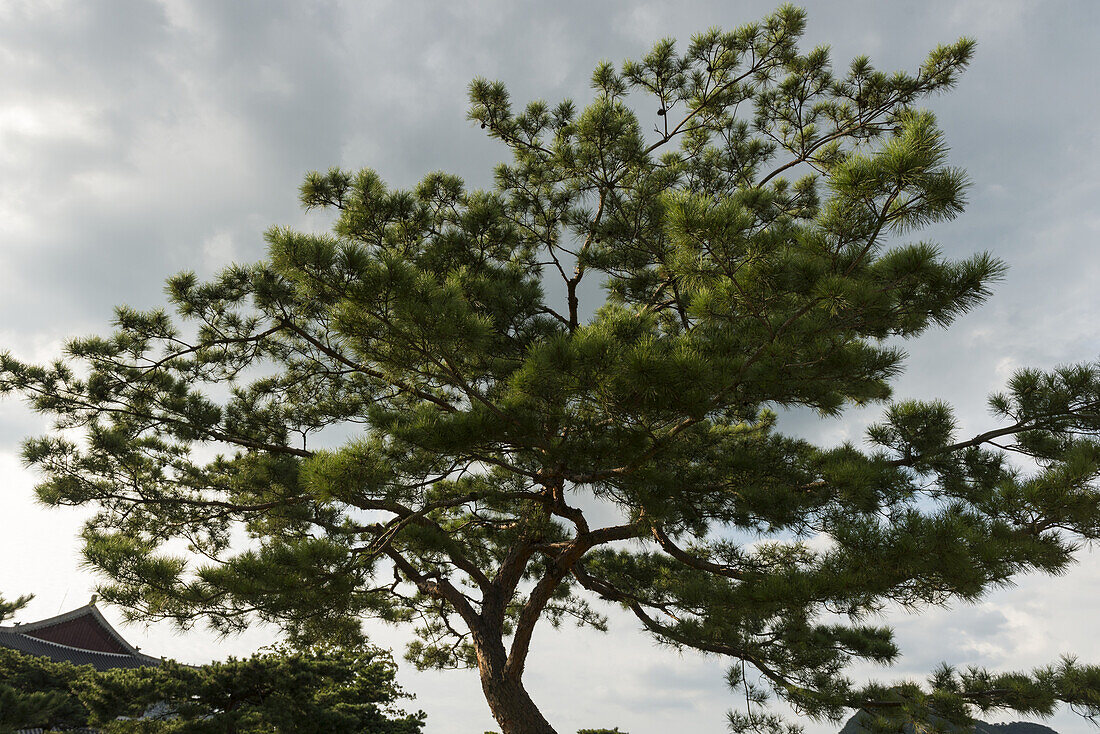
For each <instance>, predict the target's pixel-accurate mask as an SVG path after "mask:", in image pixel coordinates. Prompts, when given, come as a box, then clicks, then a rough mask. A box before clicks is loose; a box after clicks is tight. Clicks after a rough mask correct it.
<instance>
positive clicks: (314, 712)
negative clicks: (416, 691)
mask: <svg viewBox="0 0 1100 734" xmlns="http://www.w3.org/2000/svg"><path fill="white" fill-rule="evenodd" d="M395 673H396V666H395V665H394V663H393V660H392V659H391V658H390V656H389V653H387V652H385V651H383V650H379V649H377V648H373V647H363V648H360V649H358V650H356V651H349V650H336V649H314V650H309V651H296V650H289V649H279V650H274V651H269V652H266V653H263V654H256V655H253V656H252V657H249V658H246V659H236V658H230V659H229V660H226V661H223V662H215V663H210V664H208V665H202V666H190V665H182V664H180V663H177V662H174V661H171V660H168V661H165V662H164V664H163V665H161V666H159V667H145V668H132V669H126V668H118V669H112V670H106V671H101V672H97V671H96V670H94V669H93V668H92V667H91V666H75V665H72V664H70V663H61V662H54V661H52V660H49V659H47V658H43V657H36V656H33V655H27V654H24V653H20V652H16V651H15V650H9V649H7V648H3V647H0V734H10V732H14V731H17V730H20V729H26V728H31V727H41V728H44V729H46V730H48V731H54V730H59V731H64V730H67V729H71V728H78V727H87V726H92V727H94V728H95V730H96V731H99V732H103V734H207V733H209V734H264V733H266V732H271V731H286V732H301V733H302V734H311V733H313V732H315V733H316V734H419V733H420V731H421V730H422V728H423V726H424V719H425V716H424V713H423V712H417V713H415V714H408V713H406V712H404V711H402V710H400V709H398V708H397V703H398V702H399V701H400V699H402V698H407V697H408V695H407V694H406V693H405V692H404V691H403V690H402V689H401V688H400V686H398V685H397V683H396V682H395V680H394V676H395Z"/></svg>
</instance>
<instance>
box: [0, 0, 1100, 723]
mask: <svg viewBox="0 0 1100 734" xmlns="http://www.w3.org/2000/svg"><path fill="white" fill-rule="evenodd" d="M804 5H805V6H806V7H807V9H808V10H809V13H810V17H809V29H808V33H807V39H806V47H809V46H811V45H816V44H819V43H827V44H830V45H831V46H832V48H833V53H834V61H835V62H836V63H837V65H838V66H843V65H845V64H846V63H847V61H848V60H849V59H850V58H851V57H852V56H854V55H857V54H862V53H867V54H870V55H871V57H872V60H873V61H874V62H876V64H878V65H879V66H880V67H881V68H885V69H887V70H892V69H895V68H906V69H915V68H916V66H917V65H918V64H919V63H920V62H921V60H922V59H923V58H924V55H925V53H926V52H927V51H928V50H929V49H930V48H931V47H933V46H934V45H936V44H937V43H941V42H947V41H952V40H954V39H955V38H957V37H959V36H960V35H970V36H974V37H976V38H977V40H978V43H979V45H978V52H977V56H976V59H975V61H974V63H973V66H972V68H971V70H970V71H969V72H968V73H967V74H966V75H965V76H964V77H963V78H962V80H961V83H960V84H959V86H958V88H957V89H956V90H955V91H954V92H952V93H950V94H949V95H946V96H943V97H940V98H936V99H935V100H933V101H932V102H931V105H930V106H931V108H932V109H933V110H934V111H935V112H936V113H937V114H938V116H939V119H940V123H941V125H942V127H943V128H944V130H945V132H946V136H947V140H948V142H949V143H950V144H951V146H952V159H953V163H954V164H956V165H959V166H962V167H964V168H966V169H967V170H968V171H969V173H970V176H971V177H972V179H973V182H974V185H973V188H972V189H971V192H970V197H969V198H970V204H969V206H968V209H967V212H966V213H965V214H963V215H962V217H961V218H959V219H958V220H956V221H955V222H953V223H951V224H949V225H947V226H941V227H938V228H937V229H936V230H935V232H933V233H932V234H931V235H930V236H934V237H935V238H936V239H937V240H938V241H939V242H940V244H941V245H942V246H943V248H944V250H945V251H946V252H948V253H950V254H952V255H959V256H962V255H966V254H969V253H972V252H975V251H980V250H991V251H993V252H994V253H996V254H997V255H998V256H1000V257H1002V258H1003V259H1005V260H1007V261H1008V263H1009V265H1010V266H1011V270H1010V274H1009V276H1008V277H1007V279H1006V280H1005V281H1004V282H1003V283H1001V284H1000V286H999V288H998V289H997V293H996V294H995V296H994V298H993V299H992V300H991V301H990V302H989V303H988V304H987V305H986V306H984V307H982V308H981V309H979V310H977V311H975V312H973V313H971V314H969V315H967V316H965V317H964V318H962V319H961V320H960V321H959V322H957V323H956V325H955V326H954V327H953V328H952V329H951V330H950V331H949V332H942V333H936V334H931V335H929V336H927V337H924V338H921V339H920V340H917V341H914V342H911V343H909V344H907V345H906V347H907V349H908V350H909V352H910V354H911V359H910V361H909V363H908V369H907V372H906V373H905V375H904V376H903V378H902V379H901V380H900V381H899V383H898V389H897V397H901V398H905V397H921V398H935V397H940V398H944V399H947V400H949V401H951V402H953V403H954V404H955V405H956V406H958V408H959V412H960V418H961V422H962V424H963V429H964V431H965V432H967V433H970V432H979V431H981V430H985V429H988V428H991V427H993V423H992V419H991V418H990V417H989V416H988V415H987V413H986V411H985V407H984V406H985V398H986V395H987V394H988V393H989V392H991V391H993V390H996V389H998V388H1000V387H1001V386H1003V383H1004V380H1005V379H1006V378H1007V377H1008V376H1009V375H1010V374H1011V372H1012V370H1013V369H1015V368H1016V367H1019V366H1025V365H1026V366H1035V367H1040V368H1050V367H1052V366H1054V365H1056V364H1060V363H1066V362H1072V361H1083V360H1093V359H1096V358H1097V356H1098V353H1100V319H1098V318H1097V317H1098V316H1100V309H1098V307H1097V296H1096V292H1095V289H1096V284H1097V282H1098V279H1100V250H1098V247H1097V242H1098V237H1100V209H1098V202H1100V127H1098V126H1097V124H1096V121H1097V119H1100V91H1098V90H1100V87H1098V86H1097V81H1096V72H1097V68H1098V61H1100V47H1098V46H1097V43H1096V38H1097V37H1098V36H1100V3H1097V2H1095V1H1094V0H1079V1H1077V2H1071V1H1068V0H1066V1H1059V0H1047V1H1046V2H1039V1H1038V0H1036V1H1035V2H1024V1H1021V0H969V1H959V0H954V1H950V2H948V1H942V0H932V1H928V0H926V1H924V2H908V1H904V2H903V1H899V2H872V1H870V0H867V1H865V2H859V1H857V0H807V1H806V2H805V3H804ZM773 8H774V4H773V3H771V2H758V1H756V0H740V1H737V2H731V1H729V0H727V1H726V2H686V1H680V2H675V1H673V0H666V1H665V2H638V3H626V2H593V0H586V1H585V2H557V3H548V2H537V3H536V2H505V1H503V0H502V1H501V2H465V1H462V0H451V2H447V3H443V2H438V3H426V2H382V1H374V0H371V1H370V2H290V1H285V2H284V1H282V0H279V1H275V0H262V1H260V0H248V1H245V0H230V1H225V2H191V1H190V0H163V1H162V2H152V1H148V2H143V1H138V0H133V1H131V0H71V1H70V0H0V350H2V349H8V350H11V351H12V352H13V353H15V354H16V355H17V356H19V357H21V358H24V359H33V360H47V359H51V358H54V357H56V356H58V355H59V354H60V347H61V344H62V342H63V341H64V340H65V339H66V338H68V337H70V336H73V335H78V334H88V333H94V332H103V331H105V330H106V328H107V325H108V323H109V321H110V319H111V315H112V307H113V306H115V305H116V304H120V303H126V304H129V305H132V306H135V307H139V308H147V307H152V306H156V305H158V304H160V303H162V301H163V295H162V286H163V281H164V279H165V278H166V277H167V276H169V275H171V274H172V273H175V272H177V271H179V270H181V269H194V270H197V271H198V272H199V273H200V274H210V273H212V272H214V271H216V270H217V269H219V268H220V267H222V266H223V265H226V264H228V263H229V262H232V261H240V262H246V261H251V260H255V259H258V258H260V257H262V256H263V254H264V248H263V241H262V237H261V235H262V233H263V231H264V230H265V229H266V228H267V227H269V226H270V225H272V224H286V225H292V226H298V227H303V228H314V227H317V226H319V225H320V220H318V219H316V218H309V217H305V216H304V215H302V214H301V213H300V211H299V210H298V207H297V203H296V202H297V188H298V185H299V183H300V182H301V178H302V175H303V174H304V173H305V172H306V171H307V170H310V169H327V168H329V167H330V166H333V165H340V166H343V167H349V168H357V167H361V166H369V167H371V168H373V169H375V170H377V171H378V172H379V173H380V174H381V175H382V176H383V178H384V179H386V180H387V181H389V182H390V183H391V184H393V185H395V186H408V185H411V184H412V183H414V182H415V181H417V180H418V179H419V178H420V177H422V176H423V175H424V174H426V173H428V172H430V171H434V170H440V169H442V170H446V171H450V172H453V173H457V174H459V175H462V176H463V177H465V178H466V180H467V181H468V182H470V183H471V184H472V185H476V186H484V185H486V184H488V182H489V181H490V174H491V170H492V165H493V164H494V163H495V162H496V161H497V160H499V159H500V158H501V157H502V156H504V155H505V152H506V151H505V150H504V149H503V148H502V146H500V145H498V144H496V143H494V142H493V141H491V140H489V139H487V138H486V137H485V136H484V135H483V131H482V130H480V129H478V128H476V126H473V125H471V124H470V123H468V122H467V121H466V120H465V107H466V100H465V89H466V84H467V83H468V82H469V80H470V79H471V78H473V77H475V76H485V77H490V78H499V79H502V80H504V81H505V82H507V84H508V85H509V87H510V89H511V90H512V92H513V96H514V99H515V100H516V101H517V102H519V103H522V102H525V101H527V100H528V99H531V98H535V97H538V98H544V99H547V100H548V101H551V102H555V101H557V100H559V99H561V98H563V97H572V98H574V99H575V100H577V101H578V102H584V101H587V100H588V99H589V91H588V86H587V81H588V78H589V75H590V73H591V70H592V68H593V67H594V66H595V64H596V63H597V62H598V61H600V60H601V59H611V60H613V61H616V62H618V61H621V60H622V59H624V58H626V57H637V56H639V55H641V54H643V53H644V52H645V51H646V50H648V48H649V47H650V46H651V45H652V43H653V42H654V41H656V40H658V39H659V38H661V37H665V36H671V37H674V38H677V39H680V40H681V41H682V42H686V41H687V40H688V39H689V38H690V36H691V34H692V33H694V32H697V31H700V30H703V29H706V28H707V27H709V26H713V25H719V26H723V27H726V28H732V27H734V26H736V25H739V24H741V23H743V22H746V21H750V20H755V19H758V18H759V17H761V16H762V15H764V14H766V13H767V12H768V11H770V10H772V9H773ZM867 420H868V416H866V415H863V416H852V417H850V418H848V419H844V420H836V421H832V422H829V423H826V424H822V425H802V426H801V429H802V430H804V431H807V432H808V433H810V435H812V436H814V437H817V438H820V439H822V440H825V441H839V440H842V439H846V438H850V439H854V440H858V438H859V436H860V433H861V430H862V426H863V425H865V424H866V422H867ZM44 428H45V422H44V421H43V420H42V419H40V418H39V417H37V416H35V415H33V414H31V413H30V412H29V411H28V410H27V409H26V408H25V406H23V405H22V404H20V403H18V402H16V401H11V400H9V401H6V402H4V403H0V558H2V559H3V560H2V561H0V592H2V593H5V594H7V595H9V596H13V595H18V594H20V593H34V594H36V595H37V598H36V599H35V601H34V602H33V603H32V605H31V606H30V607H29V609H28V610H27V611H26V613H25V615H24V616H23V617H22V619H24V620H26V621H29V620H32V619H35V618H41V617H45V616H50V615H53V614H56V613H58V612H59V611H63V610H67V609H69V608H72V607H74V606H79V605H81V604H84V603H86V602H87V600H88V597H89V595H90V594H91V589H92V587H93V586H94V583H95V580H94V578H93V577H92V576H90V575H89V574H88V573H87V572H85V571H83V570H81V569H80V567H79V561H78V548H77V545H76V542H75V535H76V533H77V532H78V531H79V527H80V522H81V520H80V513H79V512H66V511H59V510H47V509H44V508H40V507H38V506H36V505H35V504H34V503H33V502H32V500H31V489H32V487H33V484H34V482H35V479H34V477H33V476H31V475H30V474H29V472H27V471H26V470H24V469H23V468H22V467H21V466H20V463H19V461H18V458H17V457H18V451H19V442H20V440H21V439H22V438H23V437H26V436H28V435H34V434H37V433H38V432H40V431H42V430H44ZM1081 558H1082V561H1081V563H1079V564H1078V565H1077V566H1076V567H1074V568H1073V569H1072V570H1071V571H1070V572H1069V573H1067V574H1066V575H1065V576H1063V577H1060V578H1057V579H1051V578H1047V577H1028V578H1024V579H1021V580H1020V582H1019V584H1018V585H1017V586H1016V587H1015V588H1013V589H1007V590H1003V591H999V592H997V593H994V594H991V595H989V597H988V598H987V599H985V600H984V601H982V602H981V603H978V604H975V605H968V606H962V607H960V608H955V609H952V610H949V611H943V610H935V611H930V612H925V613H923V614H920V615H906V614H901V613H899V614H894V615H891V616H890V622H891V623H893V624H895V625H896V627H897V630H898V635H899V641H900V643H901V647H902V650H903V652H904V657H903V659H902V660H901V661H900V662H899V663H898V664H897V665H896V666H895V667H894V668H892V669H889V670H881V669H880V670H872V669H860V670H859V671H857V672H858V673H859V674H860V675H873V676H876V677H879V678H883V677H893V676H904V675H914V676H916V675H921V674H923V673H926V672H927V671H929V670H930V669H931V668H932V667H934V666H935V665H936V664H937V663H939V662H940V661H943V660H946V661H948V662H951V663H953V664H959V665H968V664H973V665H983V666H989V667H993V668H997V669H1010V668H1018V667H1028V666H1034V665H1040V664H1044V663H1047V662H1052V661H1054V660H1055V659H1056V658H1057V656H1058V655H1059V654H1061V653H1074V654H1078V655H1080V657H1081V658H1083V659H1085V660H1088V661H1091V662H1097V661H1100V635H1098V634H1097V632H1096V621H1095V618H1096V615H1097V610H1096V607H1097V606H1098V603H1100V552H1093V553H1091V554H1089V553H1088V552H1086V553H1085V554H1083V555H1082V556H1081ZM105 612H106V613H107V616H108V617H109V618H111V619H115V620H117V619H118V615H117V613H116V612H115V611H114V610H110V609H107V610H105ZM611 615H612V623H613V627H612V631H611V632H610V633H609V634H607V635H600V634H599V633H596V632H591V631H584V632H579V631H575V630H562V631H560V632H553V631H551V630H549V628H546V629H542V628H540V630H539V631H538V632H537V634H536V638H535V644H534V650H533V652H532V658H531V663H530V664H529V668H528V671H529V672H528V675H527V680H528V684H529V688H530V690H531V692H532V695H533V697H534V698H535V700H536V701H537V702H539V703H540V705H541V706H542V708H543V711H544V713H545V714H546V715H547V717H548V718H549V719H550V720H551V721H552V722H553V723H555V725H556V726H558V727H559V731H561V732H563V733H565V732H572V731H575V730H576V729H577V728H579V727H582V726H587V727H592V726H608V727H612V726H619V727H620V728H622V729H623V730H624V731H629V732H631V734H650V733H654V734H657V733H659V732H679V731H691V732H697V733H699V734H712V733H714V734H717V733H719V732H723V731H725V728H724V719H725V711H726V710H727V709H729V708H730V707H731V706H734V705H736V700H735V699H734V698H733V697H732V696H731V695H730V694H729V693H728V691H726V690H725V688H724V686H723V684H722V680H721V679H722V674H723V670H724V666H723V663H722V661H720V660H717V659H713V658H703V657H699V656H695V655H689V654H685V655H682V656H681V655H678V654H677V653H675V652H672V651H669V650H667V649H664V648H659V647H657V646H655V645H654V644H653V642H652V641H651V640H650V639H649V638H647V637H645V636H643V635H641V634H640V633H639V632H638V629H637V627H638V625H637V624H636V623H635V622H633V621H632V618H631V617H627V616H625V615H623V614H621V613H617V612H615V611H613V610H611ZM122 630H123V634H124V635H125V636H126V637H127V638H128V639H130V640H131V641H132V642H134V643H135V644H138V645H141V646H142V648H143V650H144V651H145V652H147V653H149V654H153V655H166V656H170V657H175V658H178V659H181V660H184V661H186V662H204V661H207V660H210V659H213V658H222V657H225V656H226V655H229V654H237V655H242V654H248V653H250V652H251V651H252V650H254V649H255V648H256V647H258V646H260V645H262V644H264V643H265V642H267V641H268V640H269V638H270V635H269V633H267V632H266V631H263V630H257V631H254V632H250V633H249V634H247V635H245V636H243V637H240V638H231V639H228V640H218V639H216V638H214V637H212V636H211V635H209V634H206V633H203V632H192V633H188V634H186V635H180V634H178V633H176V632H174V631H173V630H171V629H169V628H168V627H166V626H149V627H142V626H140V625H139V626H128V627H122ZM371 632H372V634H373V635H374V636H375V639H376V640H377V641H378V642H380V643H382V644H385V645H389V646H400V644H401V640H402V639H403V638H402V637H401V636H400V634H399V633H397V632H395V631H393V630H387V629H373V628H372V629H371ZM400 654H401V650H400V649H398V650H397V651H396V656H397V657H398V658H400ZM399 677H400V680H401V681H402V682H403V683H404V684H405V686H406V687H407V688H408V689H410V690H411V691H413V692H415V693H416V694H418V699H417V700H416V701H415V702H413V703H412V704H411V705H412V706H414V707H421V708H423V709H425V710H426V711H427V712H428V714H429V718H428V732H429V733H430V734H470V733H471V732H481V731H483V730H486V729H491V728H494V726H493V722H492V720H491V718H490V717H489V715H488V711H487V708H486V706H485V704H484V703H483V701H482V698H481V693H480V688H479V685H478V682H477V678H476V674H474V673H473V672H458V673H438V674H437V673H431V674H418V673H416V672H415V671H413V670H412V668H411V666H408V665H402V668H401V672H400V676H399ZM1054 726H1055V728H1057V729H1058V730H1059V731H1060V732H1062V733H1063V734H1072V733H1073V732H1084V731H1086V729H1087V724H1086V723H1085V722H1084V721H1083V720H1081V719H1078V718H1076V717H1073V716H1068V715H1067V716H1059V717H1058V718H1057V719H1056V720H1055V722H1054ZM809 730H810V731H811V732H826V731H835V728H834V727H829V726H827V725H825V726H810V727H809Z"/></svg>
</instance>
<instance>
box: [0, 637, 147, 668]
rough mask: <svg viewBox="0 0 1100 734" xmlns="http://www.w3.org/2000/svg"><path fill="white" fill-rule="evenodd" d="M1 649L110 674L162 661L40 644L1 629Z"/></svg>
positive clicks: (42, 642)
mask: <svg viewBox="0 0 1100 734" xmlns="http://www.w3.org/2000/svg"><path fill="white" fill-rule="evenodd" d="M0 647H7V648H10V649H12V650H17V651H19V652H23V653H26V654H28V655H36V656H39V657H46V658H49V659H50V660H53V661H55V662H64V663H72V664H73V665H91V666H92V667H93V668H95V669H96V670H110V669H111V668H141V667H145V666H150V665H160V662H161V661H160V660H158V659H156V658H152V657H149V656H148V655H141V654H140V653H139V654H138V655H131V654H129V653H122V654H119V653H109V652H99V651H96V650H82V649H80V648H79V647H70V646H69V645H59V644H57V643H56V642H49V641H48V640H39V639H36V638H34V637H30V636H28V635H23V634H20V633H18V632H13V631H12V629H11V628H10V627H8V628H0Z"/></svg>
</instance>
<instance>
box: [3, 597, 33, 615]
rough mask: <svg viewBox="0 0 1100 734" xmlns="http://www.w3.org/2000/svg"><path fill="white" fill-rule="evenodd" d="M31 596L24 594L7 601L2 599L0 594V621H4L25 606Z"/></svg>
mask: <svg viewBox="0 0 1100 734" xmlns="http://www.w3.org/2000/svg"><path fill="white" fill-rule="evenodd" d="M33 598H34V597H33V596H30V595H24V596H21V597H19V598H18V599H16V600H15V601H7V600H6V599H4V597H3V595H0V622H6V621H7V620H8V619H10V618H11V617H12V616H13V615H14V614H15V613H16V612H18V611H19V610H20V609H22V608H23V607H25V606H27V603H28V602H30V600H31V599H33Z"/></svg>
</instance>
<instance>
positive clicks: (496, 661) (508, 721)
mask: <svg viewBox="0 0 1100 734" xmlns="http://www.w3.org/2000/svg"><path fill="white" fill-rule="evenodd" d="M474 643H475V645H476V646H477V668H478V673H480V675H481V690H482V691H483V692H484V693H485V701H486V702H487V703H488V704H489V710H490V711H492V713H493V718H494V719H496V721H497V724H498V725H499V726H500V731H501V734H557V732H556V731H555V730H554V727H552V726H550V722H548V721H547V720H546V718H545V717H543V715H542V713H541V712H540V711H539V709H538V707H537V706H535V702H534V701H532V700H531V697H530V696H529V695H528V694H527V690H526V689H525V688H524V687H523V681H522V679H521V678H520V677H519V676H518V675H512V674H509V673H508V671H507V660H508V657H507V655H506V654H505V651H504V642H503V641H502V640H501V638H500V636H499V635H497V636H496V638H495V639H492V638H491V637H490V638H488V639H487V638H486V636H483V635H478V634H475V635H474Z"/></svg>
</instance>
